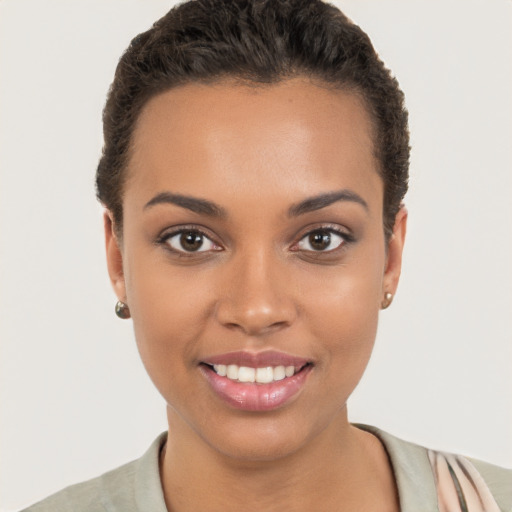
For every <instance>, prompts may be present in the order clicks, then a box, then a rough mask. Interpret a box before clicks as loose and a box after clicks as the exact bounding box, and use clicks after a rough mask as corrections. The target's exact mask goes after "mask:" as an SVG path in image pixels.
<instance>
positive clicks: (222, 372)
mask: <svg viewBox="0 0 512 512" xmlns="http://www.w3.org/2000/svg"><path fill="white" fill-rule="evenodd" d="M213 369H214V370H215V371H216V372H217V373H218V374H219V375H220V376H221V377H225V376H226V373H227V371H228V367H227V366H226V365H225V364H214V365H213Z"/></svg>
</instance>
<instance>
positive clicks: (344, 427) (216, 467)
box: [161, 409, 398, 512]
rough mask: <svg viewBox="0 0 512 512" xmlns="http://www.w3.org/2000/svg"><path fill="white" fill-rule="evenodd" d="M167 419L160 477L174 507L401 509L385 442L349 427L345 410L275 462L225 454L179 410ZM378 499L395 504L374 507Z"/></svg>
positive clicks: (180, 511) (174, 511)
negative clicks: (185, 420)
mask: <svg viewBox="0 0 512 512" xmlns="http://www.w3.org/2000/svg"><path fill="white" fill-rule="evenodd" d="M168 418H169V439H168V442H167V444H166V447H165V452H164V455H163V458H162V461H161V478H162V484H163V489H164V496H165V500H166V505H167V508H168V510H169V511H170V512H188V511H197V510H205V511H208V512H217V511H219V512H231V511H233V512H234V511H240V510H244V511H246V512H253V511H254V512H256V511H258V512H261V511H281V510H294V511H297V512H301V511H304V512H305V511H308V512H309V511H310V510H323V511H326V512H327V511H330V510H333V511H334V510H336V511H340V510H354V509H356V510H357V509H360V510H363V509H364V510H398V502H397V498H396V490H395V485H394V480H393V476H392V472H391V469H390V466H389V462H388V460H387V456H386V454H385V451H384V449H383V447H382V445H381V444H380V442H379V441H378V440H377V439H376V438H375V437H374V436H373V435H371V434H368V433H366V432H363V431H361V430H358V429H356V428H355V427H352V426H351V425H350V424H349V423H348V421H347V416H346V410H345V409H344V410H343V411H342V412H340V414H339V416H338V417H337V418H336V419H335V420H334V421H333V422H332V423H331V424H330V425H329V427H328V428H327V429H325V430H324V431H323V432H321V433H319V434H318V435H317V436H316V437H315V438H314V439H312V440H310V441H309V442H308V443H306V444H305V445H304V446H302V447H301V448H299V449H298V450H296V451H295V452H293V453H290V454H287V455H285V456H282V457H279V458H276V459H272V460H268V459H266V460H254V459H252V460H247V459H244V458H240V457H233V456H228V455H226V454H223V453H220V452H219V451H217V450H215V449H214V448H213V447H212V446H210V445H209V444H208V443H207V442H205V440H203V439H202V438H200V437H199V436H198V435H197V434H196V433H195V432H194V431H192V430H191V429H190V427H189V426H188V425H187V424H186V423H185V422H184V421H183V420H182V419H181V418H180V417H179V416H178V415H177V414H176V413H174V412H173V411H169V413H168ZM372 488H373V491H374V492H369V491H371V490H372ZM383 494H386V498H385V500H386V501H382V497H383ZM369 496H370V498H368V497H369ZM371 496H373V497H371ZM373 501H375V502H376V501H378V502H379V503H380V505H382V503H389V504H391V503H392V504H393V506H394V507H395V508H393V507H389V508H388V507H386V508H377V507H374V506H372V503H371V502H373ZM341 504H343V506H340V505H341Z"/></svg>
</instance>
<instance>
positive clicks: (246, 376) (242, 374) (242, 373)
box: [238, 366, 256, 382]
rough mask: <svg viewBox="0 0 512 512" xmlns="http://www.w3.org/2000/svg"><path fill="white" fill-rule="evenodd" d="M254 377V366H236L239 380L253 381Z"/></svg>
mask: <svg viewBox="0 0 512 512" xmlns="http://www.w3.org/2000/svg"><path fill="white" fill-rule="evenodd" d="M255 378H256V370H255V369H254V368H248V367H247V366H240V368H238V380H239V382H254V379H255Z"/></svg>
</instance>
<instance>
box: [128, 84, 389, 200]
mask: <svg viewBox="0 0 512 512" xmlns="http://www.w3.org/2000/svg"><path fill="white" fill-rule="evenodd" d="M377 165H378V164H377V161H376V159H375V157H374V148H373V141H372V123H371V120H370V117H369V115H368V113H367V111H366V109H365V107H364V103H363V101H362V100H361V99H360V97H359V96H358V95H357V94H355V93H353V92H349V91H340V90H333V89H332V88H327V87H321V86H319V85H316V84H313V83H312V82H310V81H308V80H305V79H294V80H288V81H286V82H281V83H279V84H277V85H269V86H267V85H265V86H254V87H251V86H247V85H239V84H234V83H229V82H227V83H218V84H215V85H202V84H190V85H185V86H182V87H179V88H175V89H172V90H170V91H167V92H165V93H163V94H160V95H158V96H156V97H154V98H152V99H151V100H150V101H149V102H148V103H147V104H146V105H145V107H144V109H143V110H142V112H141V114H140V117H139V120H138V122H137V125H136V128H135V131H134V135H133V140H132V153H131V158H130V163H129V168H128V182H127V193H129V190H130V189H132V190H137V194H138V195H141V194H144V193H147V194H152V193H155V192H158V191H159V190H160V189H169V188H171V189H172V190H173V191H174V190H175V189H179V192H180V193H190V194H193V195H197V194H198V187H199V188H200V189H201V188H204V189H206V190H212V191H213V188H212V187H214V186H215V184H216V183H220V184H222V185H223V190H224V191H226V190H227V189H228V188H231V189H232V190H233V192H236V191H241V190H245V191H248V192H253V193H258V194H259V195H261V194H263V193H265V194H267V195H268V194H270V193H272V191H280V192H281V193H283V191H286V190H290V193H292V192H293V193H295V194H304V195H311V193H312V192H315V191H318V192H325V191H326V189H327V190H330V189H333V188H334V189H339V188H344V187H350V188H360V189H361V188H362V189H365V188H368V187H370V188H371V187H373V188H375V187H377V188H379V191H380V188H381V185H382V184H381V180H380V177H379V176H378V173H377ZM206 190H205V191H206Z"/></svg>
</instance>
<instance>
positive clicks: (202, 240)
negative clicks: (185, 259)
mask: <svg viewBox="0 0 512 512" xmlns="http://www.w3.org/2000/svg"><path fill="white" fill-rule="evenodd" d="M163 242H164V243H166V244H167V245H169V246H170V247H171V248H172V249H174V250H175V251H177V252H186V253H191V252H206V251H218V250H220V247H219V246H218V245H217V244H215V243H214V242H213V241H212V240H210V239H209V238H208V237H207V236H206V235H205V234H204V233H201V231H198V230H197V229H185V230H181V231H178V232H177V233H172V234H170V235H167V236H166V237H165V238H164V240H163Z"/></svg>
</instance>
